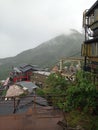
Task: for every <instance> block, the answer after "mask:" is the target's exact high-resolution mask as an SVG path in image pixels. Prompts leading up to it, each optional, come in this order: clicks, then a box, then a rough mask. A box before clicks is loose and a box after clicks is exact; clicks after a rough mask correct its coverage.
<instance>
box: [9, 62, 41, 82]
mask: <svg viewBox="0 0 98 130" xmlns="http://www.w3.org/2000/svg"><path fill="white" fill-rule="evenodd" d="M38 70H39V68H38V67H36V66H32V65H29V64H24V65H21V66H19V67H13V70H12V72H10V76H9V77H10V80H11V81H13V82H14V83H15V82H19V81H30V77H31V75H32V73H33V71H38Z"/></svg>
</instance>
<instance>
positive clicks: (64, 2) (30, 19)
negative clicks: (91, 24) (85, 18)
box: [0, 0, 95, 57]
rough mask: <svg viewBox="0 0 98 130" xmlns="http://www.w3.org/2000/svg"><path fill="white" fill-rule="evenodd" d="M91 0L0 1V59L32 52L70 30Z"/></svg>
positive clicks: (78, 26)
mask: <svg viewBox="0 0 98 130" xmlns="http://www.w3.org/2000/svg"><path fill="white" fill-rule="evenodd" d="M94 2H95V0H91V1H89V0H86V1H85V0H74V1H72V0H0V48H2V49H0V57H6V56H14V55H16V54H18V53H20V52H21V51H23V50H26V49H29V48H34V47H36V46H37V45H39V44H40V43H42V42H44V41H47V40H49V39H51V38H53V37H55V36H56V35H59V34H62V33H67V32H69V29H70V28H74V29H77V30H81V29H82V13H83V11H84V10H85V9H86V8H89V7H90V6H91V5H92V4H93V3H94Z"/></svg>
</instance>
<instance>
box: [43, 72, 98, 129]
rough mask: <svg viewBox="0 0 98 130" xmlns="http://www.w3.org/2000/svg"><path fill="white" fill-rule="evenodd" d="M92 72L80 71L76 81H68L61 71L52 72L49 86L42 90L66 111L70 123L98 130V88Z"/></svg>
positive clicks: (53, 102)
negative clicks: (93, 80)
mask: <svg viewBox="0 0 98 130" xmlns="http://www.w3.org/2000/svg"><path fill="white" fill-rule="evenodd" d="M91 79H92V77H91V74H90V73H86V72H83V71H81V72H78V73H77V74H76V80H75V81H74V82H69V81H66V79H65V78H64V77H63V76H61V74H60V73H57V74H51V75H50V76H49V77H48V79H47V85H48V86H47V88H44V89H43V90H42V91H43V92H41V94H42V93H44V95H46V94H48V95H47V100H48V101H49V102H50V104H51V105H53V106H54V107H58V108H60V109H61V110H63V112H64V113H65V115H66V116H64V117H66V119H67V121H68V124H69V125H70V126H72V127H74V126H77V125H80V126H82V127H83V128H84V129H85V130H98V125H97V122H98V88H97V87H96V85H94V83H93V82H92V80H91Z"/></svg>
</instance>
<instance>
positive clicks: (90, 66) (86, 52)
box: [82, 0, 98, 78]
mask: <svg viewBox="0 0 98 130" xmlns="http://www.w3.org/2000/svg"><path fill="white" fill-rule="evenodd" d="M83 27H84V30H85V41H84V43H83V44H82V56H84V70H85V71H89V72H92V73H94V74H95V75H96V78H97V74H98V0H97V1H96V2H95V3H94V4H93V5H92V7H91V8H90V9H88V10H85V11H84V13H83Z"/></svg>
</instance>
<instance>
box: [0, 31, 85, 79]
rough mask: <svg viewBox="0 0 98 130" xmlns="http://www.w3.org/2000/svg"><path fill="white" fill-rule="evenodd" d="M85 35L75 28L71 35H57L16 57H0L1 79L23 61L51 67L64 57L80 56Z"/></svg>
mask: <svg viewBox="0 0 98 130" xmlns="http://www.w3.org/2000/svg"><path fill="white" fill-rule="evenodd" d="M82 42H83V35H82V34H81V33H79V32H77V31H76V30H73V31H72V33H71V34H69V35H60V36H57V37H55V38H53V39H51V40H49V41H47V42H45V43H42V44H41V45H39V46H38V47H36V48H33V49H30V50H27V51H23V52H22V53H20V54H18V55H17V56H15V57H10V58H5V59H0V79H2V78H5V77H6V76H7V75H8V72H9V71H10V70H11V69H12V66H18V65H20V64H23V63H27V64H34V65H38V66H40V67H50V66H52V65H54V64H55V63H57V62H58V61H59V59H60V58H62V57H69V56H79V55H80V51H81V44H82Z"/></svg>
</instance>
